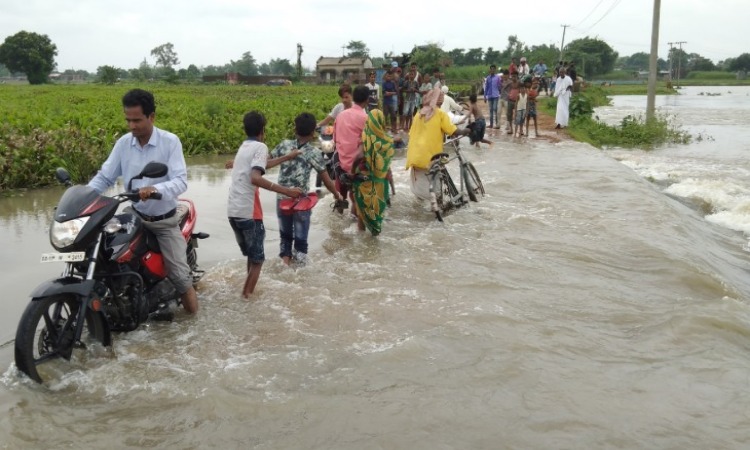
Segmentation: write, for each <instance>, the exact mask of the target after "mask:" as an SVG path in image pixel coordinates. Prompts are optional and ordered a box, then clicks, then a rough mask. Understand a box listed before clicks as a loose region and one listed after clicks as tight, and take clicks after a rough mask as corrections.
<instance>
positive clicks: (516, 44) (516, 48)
mask: <svg viewBox="0 0 750 450" xmlns="http://www.w3.org/2000/svg"><path fill="white" fill-rule="evenodd" d="M528 52H529V49H528V47H526V44H524V43H523V42H521V41H519V40H518V36H516V35H515V34H511V35H510V36H508V45H507V46H506V47H505V50H504V51H503V53H502V58H503V60H505V61H508V63H509V64H510V59H511V58H518V57H520V56H523V55H525V54H526V53H528Z"/></svg>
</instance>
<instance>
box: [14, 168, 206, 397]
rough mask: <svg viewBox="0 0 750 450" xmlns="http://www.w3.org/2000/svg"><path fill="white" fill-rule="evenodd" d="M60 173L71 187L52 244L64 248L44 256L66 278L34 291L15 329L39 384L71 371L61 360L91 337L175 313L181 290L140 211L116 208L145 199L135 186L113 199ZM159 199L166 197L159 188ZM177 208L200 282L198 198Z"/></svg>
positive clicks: (26, 366) (19, 356)
mask: <svg viewBox="0 0 750 450" xmlns="http://www.w3.org/2000/svg"><path fill="white" fill-rule="evenodd" d="M166 174H167V166H166V165H164V164H161V163H157V162H151V163H148V164H147V165H146V167H144V168H143V170H142V171H141V173H140V174H139V175H138V176H136V177H134V178H133V179H134V180H135V179H141V178H159V177H163V176H165V175H166ZM56 176H57V179H58V180H59V181H61V182H62V183H65V185H66V186H68V189H66V191H65V193H64V194H63V196H62V198H61V199H60V203H59V204H58V206H57V209H56V210H55V217H54V220H53V221H52V224H51V226H50V231H49V236H50V243H51V244H52V247H54V248H55V250H57V251H58V253H45V254H43V255H42V262H64V263H65V269H64V270H63V273H62V274H61V276H60V277H59V278H55V279H52V280H48V281H46V282H44V283H42V284H41V285H39V286H38V287H37V288H36V289H34V291H33V292H32V293H31V301H30V302H29V304H28V306H27V307H26V309H25V311H24V312H23V315H22V316H21V320H20V322H19V324H18V329H17V330H16V340H15V361H16V367H18V369H19V370H20V371H21V372H23V373H25V374H27V375H28V376H29V377H31V378H32V379H33V380H35V381H37V382H40V383H41V382H43V381H45V380H46V379H49V378H52V377H53V376H55V374H59V373H60V372H61V371H62V372H64V371H65V369H64V368H62V369H61V368H60V367H59V362H58V363H54V362H53V361H55V360H59V359H64V360H70V359H71V357H72V356H73V350H76V349H85V348H86V343H87V342H89V343H91V342H92V341H98V342H99V343H101V344H102V345H104V346H110V345H111V344H112V331H131V330H134V329H136V328H137V327H138V326H139V325H140V324H141V323H143V322H144V321H146V320H148V319H149V318H160V319H164V318H167V319H169V318H170V313H171V309H170V307H171V306H172V305H173V304H179V303H180V295H179V294H178V293H177V291H176V290H175V287H174V286H173V284H172V282H171V281H170V280H169V279H168V278H167V272H166V269H165V267H164V262H163V259H162V255H161V253H160V251H159V244H158V242H157V240H156V237H155V236H154V235H153V234H152V233H151V232H149V231H148V230H147V229H146V227H145V226H144V225H143V223H142V222H141V219H140V218H139V217H138V215H137V214H131V213H121V214H117V209H118V207H119V205H120V204H121V203H123V202H126V201H131V202H137V201H139V200H140V198H139V196H138V190H135V191H133V190H132V189H131V186H132V180H130V182H129V183H128V188H127V191H126V192H123V193H120V194H116V195H114V196H112V197H108V196H104V195H100V194H99V193H98V192H96V191H95V190H94V189H92V188H90V187H88V186H81V185H76V186H73V185H72V183H71V181H70V176H69V175H68V172H67V171H65V169H57V173H56ZM152 198H156V199H158V198H161V194H159V193H154V194H153V195H152ZM176 214H177V215H178V217H179V223H180V228H181V230H182V235H183V236H184V237H185V240H186V241H187V259H188V264H189V265H190V269H191V271H192V275H193V283H194V284H195V283H197V282H198V281H199V280H200V279H201V277H202V276H203V271H201V270H199V269H198V263H197V254H196V248H197V247H198V240H199V239H205V238H207V237H208V234H206V233H194V232H193V228H194V227H195V222H196V218H197V215H196V211H195V206H194V205H193V202H192V201H190V200H186V199H180V201H179V202H178V207H177V210H176Z"/></svg>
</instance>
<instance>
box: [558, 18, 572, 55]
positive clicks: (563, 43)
mask: <svg viewBox="0 0 750 450" xmlns="http://www.w3.org/2000/svg"><path fill="white" fill-rule="evenodd" d="M560 26H561V27H563V36H562V42H561V43H560V61H562V60H563V49H564V48H565V30H567V29H568V27H569V26H570V25H560Z"/></svg>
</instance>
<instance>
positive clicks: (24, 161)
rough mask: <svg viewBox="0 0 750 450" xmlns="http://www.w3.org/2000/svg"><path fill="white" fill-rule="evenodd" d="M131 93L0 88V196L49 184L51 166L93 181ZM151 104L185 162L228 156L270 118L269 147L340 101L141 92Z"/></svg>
mask: <svg viewBox="0 0 750 450" xmlns="http://www.w3.org/2000/svg"><path fill="white" fill-rule="evenodd" d="M133 87H136V86H123V85H115V86H103V85H91V84H86V85H43V86H29V85H15V86H9V85H2V86H0V191H2V190H7V189H16V188H29V187H37V186H43V185H46V184H50V183H52V182H53V171H54V168H55V167H60V166H62V167H66V168H67V169H68V170H69V171H70V172H71V174H72V176H73V177H74V180H76V181H78V182H82V181H85V180H87V179H88V178H89V177H91V176H92V175H93V174H94V173H96V170H97V169H98V168H99V166H100V165H101V163H102V162H103V161H104V159H105V158H106V157H107V155H108V154H109V152H110V150H111V149H112V146H113V145H114V143H115V141H116V140H117V138H119V137H120V136H122V135H123V134H125V133H127V131H128V130H127V127H126V123H125V120H124V116H123V112H122V106H121V103H120V100H121V98H122V95H123V94H124V93H125V92H126V91H127V90H129V89H131V88H133ZM145 88H146V89H148V90H150V91H152V92H153V93H154V96H155V97H156V105H157V106H156V122H155V123H156V126H157V127H159V128H163V129H165V130H169V131H171V132H173V133H175V134H176V135H177V136H179V137H180V139H181V140H182V145H183V148H184V152H185V155H188V156H189V155H196V154H222V153H233V152H234V151H235V150H236V149H237V147H239V145H240V143H241V142H242V140H243V139H244V137H245V135H244V132H243V130H242V117H243V116H244V114H245V113H246V112H248V111H251V110H258V111H260V112H262V113H263V114H264V115H265V116H266V118H267V119H268V127H267V130H266V143H267V144H268V146H269V147H271V148H272V147H273V146H275V145H276V144H278V143H279V142H280V141H281V140H282V139H284V138H287V137H292V136H293V135H294V117H295V116H296V115H297V114H299V113H301V112H310V113H312V114H313V115H314V116H315V117H316V118H317V119H318V120H320V119H322V118H324V117H325V116H326V115H327V114H328V112H330V110H331V108H332V107H333V106H334V105H335V104H336V103H337V102H338V101H339V98H338V96H337V95H336V91H337V87H335V86H301V87H300V86H278V87H276V86H226V85H205V86H193V85H190V86H167V85H153V86H151V85H149V86H146V87H145Z"/></svg>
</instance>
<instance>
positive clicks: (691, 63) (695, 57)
mask: <svg viewBox="0 0 750 450" xmlns="http://www.w3.org/2000/svg"><path fill="white" fill-rule="evenodd" d="M688 58H689V59H688V70H691V71H692V70H701V71H708V72H710V71H714V70H716V65H715V64H714V63H713V61H711V60H710V59H708V58H705V57H703V56H701V55H699V54H697V53H691V54H690V55H688Z"/></svg>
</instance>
